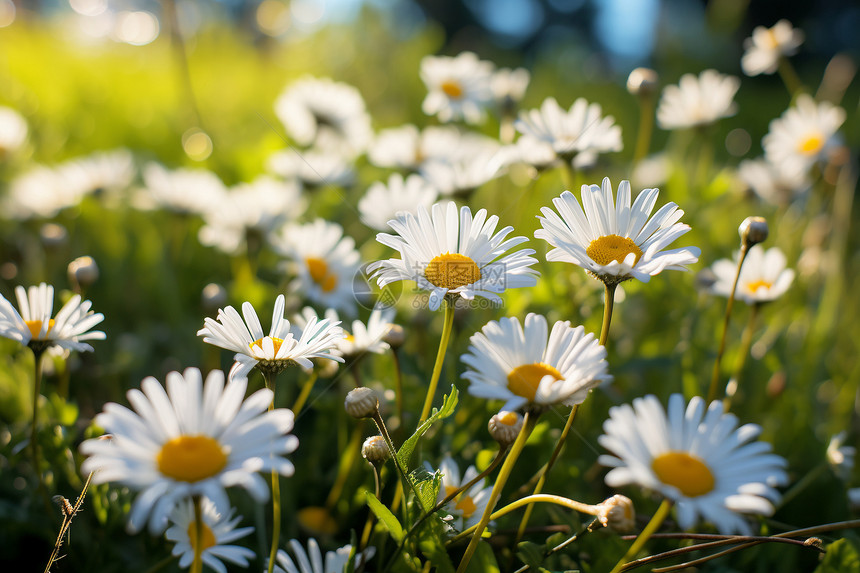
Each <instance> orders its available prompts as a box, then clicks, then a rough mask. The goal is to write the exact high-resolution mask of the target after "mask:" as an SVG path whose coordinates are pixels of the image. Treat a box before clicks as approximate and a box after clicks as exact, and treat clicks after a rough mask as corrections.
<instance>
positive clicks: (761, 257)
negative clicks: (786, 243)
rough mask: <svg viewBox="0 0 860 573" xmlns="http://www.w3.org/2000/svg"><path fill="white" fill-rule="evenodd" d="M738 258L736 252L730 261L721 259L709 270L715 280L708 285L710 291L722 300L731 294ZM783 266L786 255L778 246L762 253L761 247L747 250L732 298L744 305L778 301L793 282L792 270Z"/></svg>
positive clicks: (757, 246) (756, 246)
mask: <svg viewBox="0 0 860 573" xmlns="http://www.w3.org/2000/svg"><path fill="white" fill-rule="evenodd" d="M738 256H739V253H736V254H735V258H734V260H733V261H730V260H728V259H720V260H719V261H717V262H715V263H714V265H713V266H712V267H711V270H712V271H713V273H714V275H715V276H716V281H715V282H714V284H713V285H712V286H711V292H713V293H714V294H718V295H720V296H725V297H727V296H729V294H731V292H732V285H733V284H734V282H735V274H737V269H738ZM785 265H786V261H785V255H784V254H783V253H782V251H781V250H779V248H777V247H771V248H770V249H768V250H764V248H763V247H762V246H761V245H755V246H754V247H752V248H750V250H749V251H748V252H747V256H746V259H745V260H744V266H743V267H741V274H740V277H738V287H737V289H736V290H735V297H736V298H738V299H740V300H742V301H744V302H746V303H747V304H759V303H763V302H770V301H773V300H776V299H778V298H779V297H781V296H782V295H784V294H785V292H786V291H787V290H788V288H789V287H790V286H791V283H792V281H793V280H794V271H793V270H792V269H788V268H786V266H785Z"/></svg>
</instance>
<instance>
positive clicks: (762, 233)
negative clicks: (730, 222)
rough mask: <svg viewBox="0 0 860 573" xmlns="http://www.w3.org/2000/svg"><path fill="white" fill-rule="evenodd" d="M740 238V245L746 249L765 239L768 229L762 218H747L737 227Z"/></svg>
mask: <svg viewBox="0 0 860 573" xmlns="http://www.w3.org/2000/svg"><path fill="white" fill-rule="evenodd" d="M738 234H739V235H740V236H741V245H742V246H743V247H745V248H747V249H749V248H750V247H752V246H753V245H758V244H759V243H762V242H764V240H765V239H767V234H768V228H767V221H765V219H764V217H747V218H746V219H744V221H743V223H741V226H740V227H738Z"/></svg>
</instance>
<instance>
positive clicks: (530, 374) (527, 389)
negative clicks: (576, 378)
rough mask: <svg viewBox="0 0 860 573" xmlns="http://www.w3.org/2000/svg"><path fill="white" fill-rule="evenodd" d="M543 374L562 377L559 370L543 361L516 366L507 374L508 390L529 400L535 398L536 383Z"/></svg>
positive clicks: (558, 378) (541, 378) (537, 383)
mask: <svg viewBox="0 0 860 573" xmlns="http://www.w3.org/2000/svg"><path fill="white" fill-rule="evenodd" d="M544 376H552V377H553V378H555V379H556V380H561V379H562V375H561V372H559V371H558V370H556V369H555V368H554V367H552V366H550V365H549V364H544V363H543V362H538V363H535V364H523V365H522V366H517V367H516V368H514V369H513V370H512V371H511V373H510V374H508V390H510V391H511V392H513V393H514V394H516V395H517V396H522V397H523V398H525V399H527V400H528V401H530V402H531V401H533V400H534V399H535V394H536V393H537V389H538V385H539V384H540V381H541V380H543V378H544Z"/></svg>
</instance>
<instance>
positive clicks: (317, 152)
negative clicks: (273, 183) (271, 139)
mask: <svg viewBox="0 0 860 573" xmlns="http://www.w3.org/2000/svg"><path fill="white" fill-rule="evenodd" d="M266 167H267V169H268V170H269V171H270V172H272V173H274V174H275V175H278V176H279V177H283V178H284V179H286V180H288V181H291V180H298V181H299V182H301V183H302V185H304V186H306V187H308V188H310V189H313V188H318V187H325V186H327V185H335V186H341V187H346V186H349V185H352V183H353V180H354V179H355V169H353V166H352V162H351V160H350V159H348V158H346V157H344V156H343V155H342V154H340V153H338V152H337V151H331V150H326V149H317V148H313V149H306V150H303V151H302V152H301V153H299V152H298V151H296V150H295V149H285V150H283V151H276V152H275V153H273V154H271V155H270V156H269V158H268V159H267V161H266Z"/></svg>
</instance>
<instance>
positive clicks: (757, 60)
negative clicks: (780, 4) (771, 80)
mask: <svg viewBox="0 0 860 573" xmlns="http://www.w3.org/2000/svg"><path fill="white" fill-rule="evenodd" d="M802 43H803V32H802V31H801V30H798V29H797V28H793V27H792V26H791V22H789V21H788V20H780V21H779V22H777V23H776V24H774V25H773V27H772V28H765V27H764V26H756V28H755V29H754V30H753V33H752V36H751V37H750V38H747V39H746V40H745V41H744V48H745V51H744V55H743V57H742V58H741V67H742V68H743V70H744V73H745V74H746V75H748V76H757V75H759V74H772V73H774V72H775V71H776V70H777V68H778V67H779V59H780V58H781V57H783V56H791V55H794V54H795V53H796V52H797V48H798V47H800V44H802Z"/></svg>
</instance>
